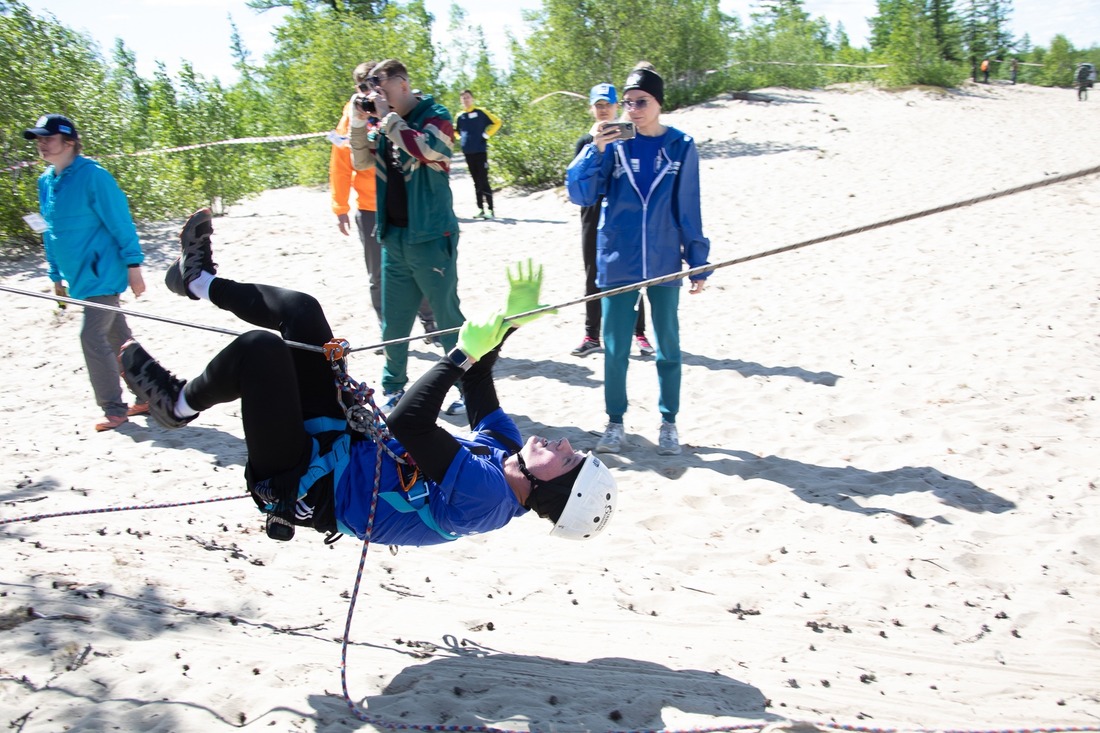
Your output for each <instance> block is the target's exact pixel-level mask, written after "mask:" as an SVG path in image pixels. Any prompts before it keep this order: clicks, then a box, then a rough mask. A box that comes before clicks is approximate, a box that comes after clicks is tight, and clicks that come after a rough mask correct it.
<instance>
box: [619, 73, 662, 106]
mask: <svg viewBox="0 0 1100 733" xmlns="http://www.w3.org/2000/svg"><path fill="white" fill-rule="evenodd" d="M631 89H641V90H642V91H643V92H648V93H649V94H652V95H653V98H654V99H656V100H657V104H659V105H661V106H662V107H663V106H664V105H665V80H664V79H662V78H661V75H660V74H658V73H657V72H656V71H651V70H649V69H634V71H632V72H630V75H629V76H627V77H626V86H625V87H623V93H624V94H625V93H626V92H629V91H630V90H631Z"/></svg>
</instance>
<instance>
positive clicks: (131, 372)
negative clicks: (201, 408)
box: [122, 339, 198, 428]
mask: <svg viewBox="0 0 1100 733" xmlns="http://www.w3.org/2000/svg"><path fill="white" fill-rule="evenodd" d="M122 377H123V379H125V380H126V384H127V385H128V386H129V387H130V389H131V390H133V392H134V394H135V395H137V396H138V399H139V400H141V401H142V402H145V403H147V404H148V405H149V414H150V415H152V416H153V419H155V420H156V421H157V422H158V423H160V424H161V425H163V426H164V427H166V428H182V427H183V426H184V425H186V424H187V423H189V422H191V421H192V420H194V419H195V418H196V417H198V413H196V414H194V415H192V416H191V417H187V418H181V417H177V416H176V402H177V401H178V400H179V396H180V392H182V391H183V385H185V384H186V382H185V381H184V380H182V379H179V378H178V377H176V376H175V375H173V374H172V372H170V371H168V370H167V369H165V368H164V367H162V366H161V365H160V363H159V362H157V360H156V359H154V358H153V357H152V356H150V355H149V352H148V351H146V350H145V349H143V348H141V344H139V343H138V342H137V341H134V340H133V339H131V340H129V341H127V342H126V343H125V344H123V345H122Z"/></svg>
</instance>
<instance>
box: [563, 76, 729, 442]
mask: <svg viewBox="0 0 1100 733" xmlns="http://www.w3.org/2000/svg"><path fill="white" fill-rule="evenodd" d="M664 101H665V95H664V81H663V80H662V79H661V77H660V75H659V74H657V72H656V71H654V70H653V69H652V68H650V67H648V66H642V65H639V66H638V67H636V68H635V69H634V70H633V71H631V72H630V74H629V75H628V76H627V79H626V86H625V87H623V106H624V107H625V108H626V113H627V117H628V118H629V119H630V121H631V122H633V123H634V129H635V130H636V131H637V135H636V136H634V137H631V138H630V139H621V130H620V128H618V127H615V126H608V123H606V122H601V121H597V122H596V123H595V124H594V125H593V126H592V137H593V140H592V142H591V143H589V144H588V145H586V146H585V147H584V149H583V150H582V151H581V152H580V153H579V154H578V155H577V156H576V157H575V158H574V159H573V162H572V163H570V164H569V169H568V171H567V172H566V185H567V187H568V189H569V198H570V200H571V201H573V203H575V204H580V205H581V206H591V205H592V204H593V203H595V202H596V201H597V200H598V198H599V196H601V195H602V196H603V197H604V205H603V212H602V214H601V216H600V225H599V226H600V229H599V235H598V241H597V256H596V264H597V268H598V273H597V279H596V284H597V285H598V286H599V287H600V289H601V290H612V289H615V288H619V287H623V286H629V285H634V284H636V283H639V282H642V281H644V280H649V279H652V278H659V277H663V276H667V275H673V274H675V273H678V272H680V271H682V270H683V266H684V263H685V262H686V263H687V266H688V267H689V268H696V267H702V266H704V265H707V264H709V263H708V262H707V257H708V256H709V255H710V240H708V239H707V238H706V237H705V236H703V220H702V212H701V206H700V194H699V152H698V150H697V149H696V147H695V141H694V140H693V139H692V138H691V136H690V135H687V134H685V133H684V132H682V131H680V130H677V129H676V128H674V127H669V126H667V125H664V124H662V123H661V107H662V105H663V104H664ZM709 274H710V273H709V272H708V273H703V274H699V275H692V276H691V278H690V280H691V290H690V291H689V292H690V293H691V294H692V295H696V294H699V293H702V292H703V290H704V289H705V288H706V278H707V275H709ZM682 284H683V283H682V280H681V279H677V280H672V281H671V282H667V283H662V284H660V285H655V286H652V287H648V288H646V289H645V295H646V297H648V299H649V317H650V321H651V322H652V324H653V335H654V336H655V337H656V341H657V355H656V356H657V358H656V362H657V385H658V390H659V395H660V397H659V400H658V405H657V407H658V409H659V410H660V413H661V426H660V432H659V433H658V439H657V453H658V454H659V455H668V456H671V455H678V454H679V453H680V452H681V447H680V437H679V433H678V431H677V428H676V416H677V413H678V412H679V410H680V376H681V370H682V357H681V354H680V321H679V313H678V311H679V307H680V291H681V286H682ZM640 299H641V293H638V292H634V291H629V292H624V293H620V294H618V295H613V296H610V297H606V298H603V299H602V300H601V302H602V304H603V336H604V347H605V349H606V350H605V353H604V407H605V409H606V411H607V419H608V421H607V427H606V428H605V429H604V433H603V436H602V437H601V438H600V440H599V442H598V443H597V444H596V451H597V452H600V453H618V452H620V451H621V450H622V448H623V445H624V443H625V442H626V440H625V429H624V426H623V416H624V415H625V413H626V410H627V406H628V404H629V403H628V400H627V394H626V372H627V367H628V365H629V363H630V330H631V326H632V324H633V322H634V307H635V304H636V303H638V302H639V300H640Z"/></svg>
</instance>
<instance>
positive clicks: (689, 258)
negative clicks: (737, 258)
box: [565, 127, 710, 288]
mask: <svg viewBox="0 0 1100 733" xmlns="http://www.w3.org/2000/svg"><path fill="white" fill-rule="evenodd" d="M632 142H633V141H632V140H616V141H615V142H613V143H611V144H609V145H608V146H607V147H606V148H605V149H604V152H603V153H600V152H599V151H598V150H597V149H596V145H595V144H594V143H590V144H588V145H586V146H585V147H584V149H582V150H581V152H580V153H578V154H577V157H575V158H574V159H573V162H572V163H570V164H569V168H568V169H567V170H566V174H565V182H566V186H567V188H568V191H569V199H570V200H571V201H572V202H573V203H575V204H579V205H581V206H592V205H593V204H595V203H596V201H597V200H598V199H599V197H600V196H603V197H604V198H603V211H602V213H601V214H600V226H599V235H598V237H597V239H596V266H597V275H596V284H597V285H598V286H599V287H601V288H616V287H620V286H623V285H630V284H633V283H636V282H640V281H642V280H648V279H650V278H654V277H661V276H664V275H671V274H672V273H675V272H679V271H680V270H682V269H683V264H682V263H684V262H686V263H687V265H688V267H700V266H702V265H706V264H709V263H708V261H707V257H708V256H709V254H710V240H708V239H707V238H706V237H704V236H703V218H702V212H701V210H700V201H699V152H698V151H697V150H696V148H695V141H694V140H692V138H691V136H690V135H687V134H686V133H684V132H681V131H680V130H677V129H676V128H674V127H669V128H668V129H667V130H666V132H665V135H664V140H663V142H662V145H661V151H660V153H659V155H660V157H661V158H662V160H663V163H662V164H661V166H660V168H659V170H658V172H657V175H656V177H655V178H654V180H653V185H652V187H651V188H650V190H649V191H648V192H646V193H644V194H643V193H642V192H641V191H639V190H638V186H637V184H636V183H635V180H634V174H633V173H632V171H631V166H630V163H629V161H630V157H631V156H630V154H631V148H632V145H631V143H632ZM709 274H710V273H704V274H702V275H696V276H694V277H692V279H693V280H702V279H705V278H706V277H707V276H708V275H709ZM681 284H682V282H681V281H680V280H674V281H672V282H669V283H664V285H667V286H671V287H679V286H680V285H681Z"/></svg>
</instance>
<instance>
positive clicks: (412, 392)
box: [386, 356, 462, 483]
mask: <svg viewBox="0 0 1100 733" xmlns="http://www.w3.org/2000/svg"><path fill="white" fill-rule="evenodd" d="M461 376H462V369H460V368H459V367H457V366H455V365H454V364H453V363H452V362H451V360H450V359H449V358H448V357H446V356H445V357H443V358H442V359H440V361H439V362H437V363H436V364H435V366H433V367H432V368H431V369H429V370H428V372H427V373H426V374H425V375H424V376H422V377H421V378H420V379H418V380H416V383H415V384H413V386H412V387H410V388H409V389H408V390H407V391H406V392H405V396H404V397H402V398H401V401H400V402H398V403H397V407H396V408H394V410H393V412H391V413H390V414H389V417H388V418H387V419H386V422H387V424H388V425H389V428H390V431H391V432H392V433H393V436H394V437H395V438H397V440H398V441H399V442H400V443H401V445H403V446H404V447H405V450H407V451H408V452H409V455H411V456H412V457H413V460H414V461H416V465H418V466H420V469H421V470H422V471H423V472H424V475H426V476H427V477H428V478H430V479H431V480H432V481H435V482H437V483H438V482H439V481H442V480H443V477H444V476H446V475H447V469H448V468H449V467H450V465H451V462H452V461H454V458H455V456H456V455H458V451H459V450H460V449H461V447H462V446H460V445H459V443H458V441H457V440H455V438H454V436H453V435H451V434H450V433H448V432H447V431H446V430H445V429H444V428H443V427H442V426H441V425H439V423H438V422H437V420H438V419H439V412H440V410H441V409H442V407H443V400H444V398H446V396H447V390H449V389H450V388H451V387H453V386H454V383H455V382H457V381H458V379H459V377H461Z"/></svg>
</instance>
